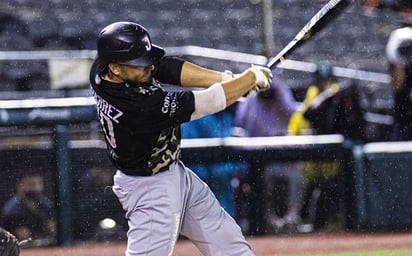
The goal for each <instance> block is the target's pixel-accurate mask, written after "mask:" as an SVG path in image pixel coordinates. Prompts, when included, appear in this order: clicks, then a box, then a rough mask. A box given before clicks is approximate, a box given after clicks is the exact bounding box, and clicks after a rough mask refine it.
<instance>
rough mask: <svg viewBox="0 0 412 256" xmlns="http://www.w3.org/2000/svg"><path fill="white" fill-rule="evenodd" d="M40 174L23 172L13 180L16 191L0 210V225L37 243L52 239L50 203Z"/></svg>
mask: <svg viewBox="0 0 412 256" xmlns="http://www.w3.org/2000/svg"><path fill="white" fill-rule="evenodd" d="M43 191H44V180H43V177H42V176H41V175H40V174H25V175H24V176H23V177H22V178H21V179H19V180H18V181H17V183H16V194H15V195H14V196H13V197H12V198H11V199H9V200H8V201H7V202H6V203H5V205H4V206H3V208H2V210H1V215H2V221H3V227H4V228H5V229H7V230H9V231H10V232H11V233H13V234H14V235H15V236H16V237H17V238H18V239H19V240H24V239H28V238H31V239H33V240H34V241H36V240H37V243H36V244H38V245H48V244H53V243H55V241H56V219H55V215H54V207H53V203H52V202H51V201H50V200H49V199H48V198H47V197H46V196H45V195H44V193H43Z"/></svg>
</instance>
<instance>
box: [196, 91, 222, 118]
mask: <svg viewBox="0 0 412 256" xmlns="http://www.w3.org/2000/svg"><path fill="white" fill-rule="evenodd" d="M193 94H194V95H195V111H194V112H193V114H192V116H191V118H190V120H196V119H199V118H201V117H203V116H205V115H209V114H213V113H217V112H219V111H221V110H223V109H225V108H226V96H225V92H224V91H223V87H222V85H221V84H220V83H215V84H213V85H212V86H210V87H209V88H207V89H205V90H199V91H193Z"/></svg>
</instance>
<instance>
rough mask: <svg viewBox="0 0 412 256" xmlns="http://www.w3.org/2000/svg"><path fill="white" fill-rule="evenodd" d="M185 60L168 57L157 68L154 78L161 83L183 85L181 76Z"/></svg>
mask: <svg viewBox="0 0 412 256" xmlns="http://www.w3.org/2000/svg"><path fill="white" fill-rule="evenodd" d="M183 63H184V60H183V59H180V58H178V57H172V56H166V57H164V58H163V59H162V60H161V61H160V62H159V64H158V65H157V66H156V70H155V72H154V73H153V77H154V78H156V79H157V80H159V81H160V82H161V83H165V84H173V85H181V81H180V74H181V72H182V67H183Z"/></svg>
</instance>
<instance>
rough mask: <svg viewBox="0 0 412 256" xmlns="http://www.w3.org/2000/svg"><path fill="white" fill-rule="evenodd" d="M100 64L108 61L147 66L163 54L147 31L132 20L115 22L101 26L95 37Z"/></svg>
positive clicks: (155, 61) (158, 59) (157, 60)
mask: <svg viewBox="0 0 412 256" xmlns="http://www.w3.org/2000/svg"><path fill="white" fill-rule="evenodd" d="M97 54H98V60H99V62H100V63H99V64H100V65H107V64H109V63H119V64H127V65H131V66H149V65H152V64H155V63H157V62H159V61H160V59H161V58H162V57H163V56H164V55H165V51H164V50H163V48H161V47H159V46H157V45H154V44H152V42H151V40H150V36H149V33H148V32H147V30H146V29H145V28H144V27H142V26H141V25H139V24H136V23H133V22H124V21H123V22H115V23H112V24H110V25H108V26H107V27H105V28H103V29H102V30H101V31H100V33H99V36H98V39H97Z"/></svg>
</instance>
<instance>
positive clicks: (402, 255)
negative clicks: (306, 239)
mask: <svg viewBox="0 0 412 256" xmlns="http://www.w3.org/2000/svg"><path fill="white" fill-rule="evenodd" d="M410 255H412V250H383V251H364V252H340V253H326V254H298V255H296V256H410Z"/></svg>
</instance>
